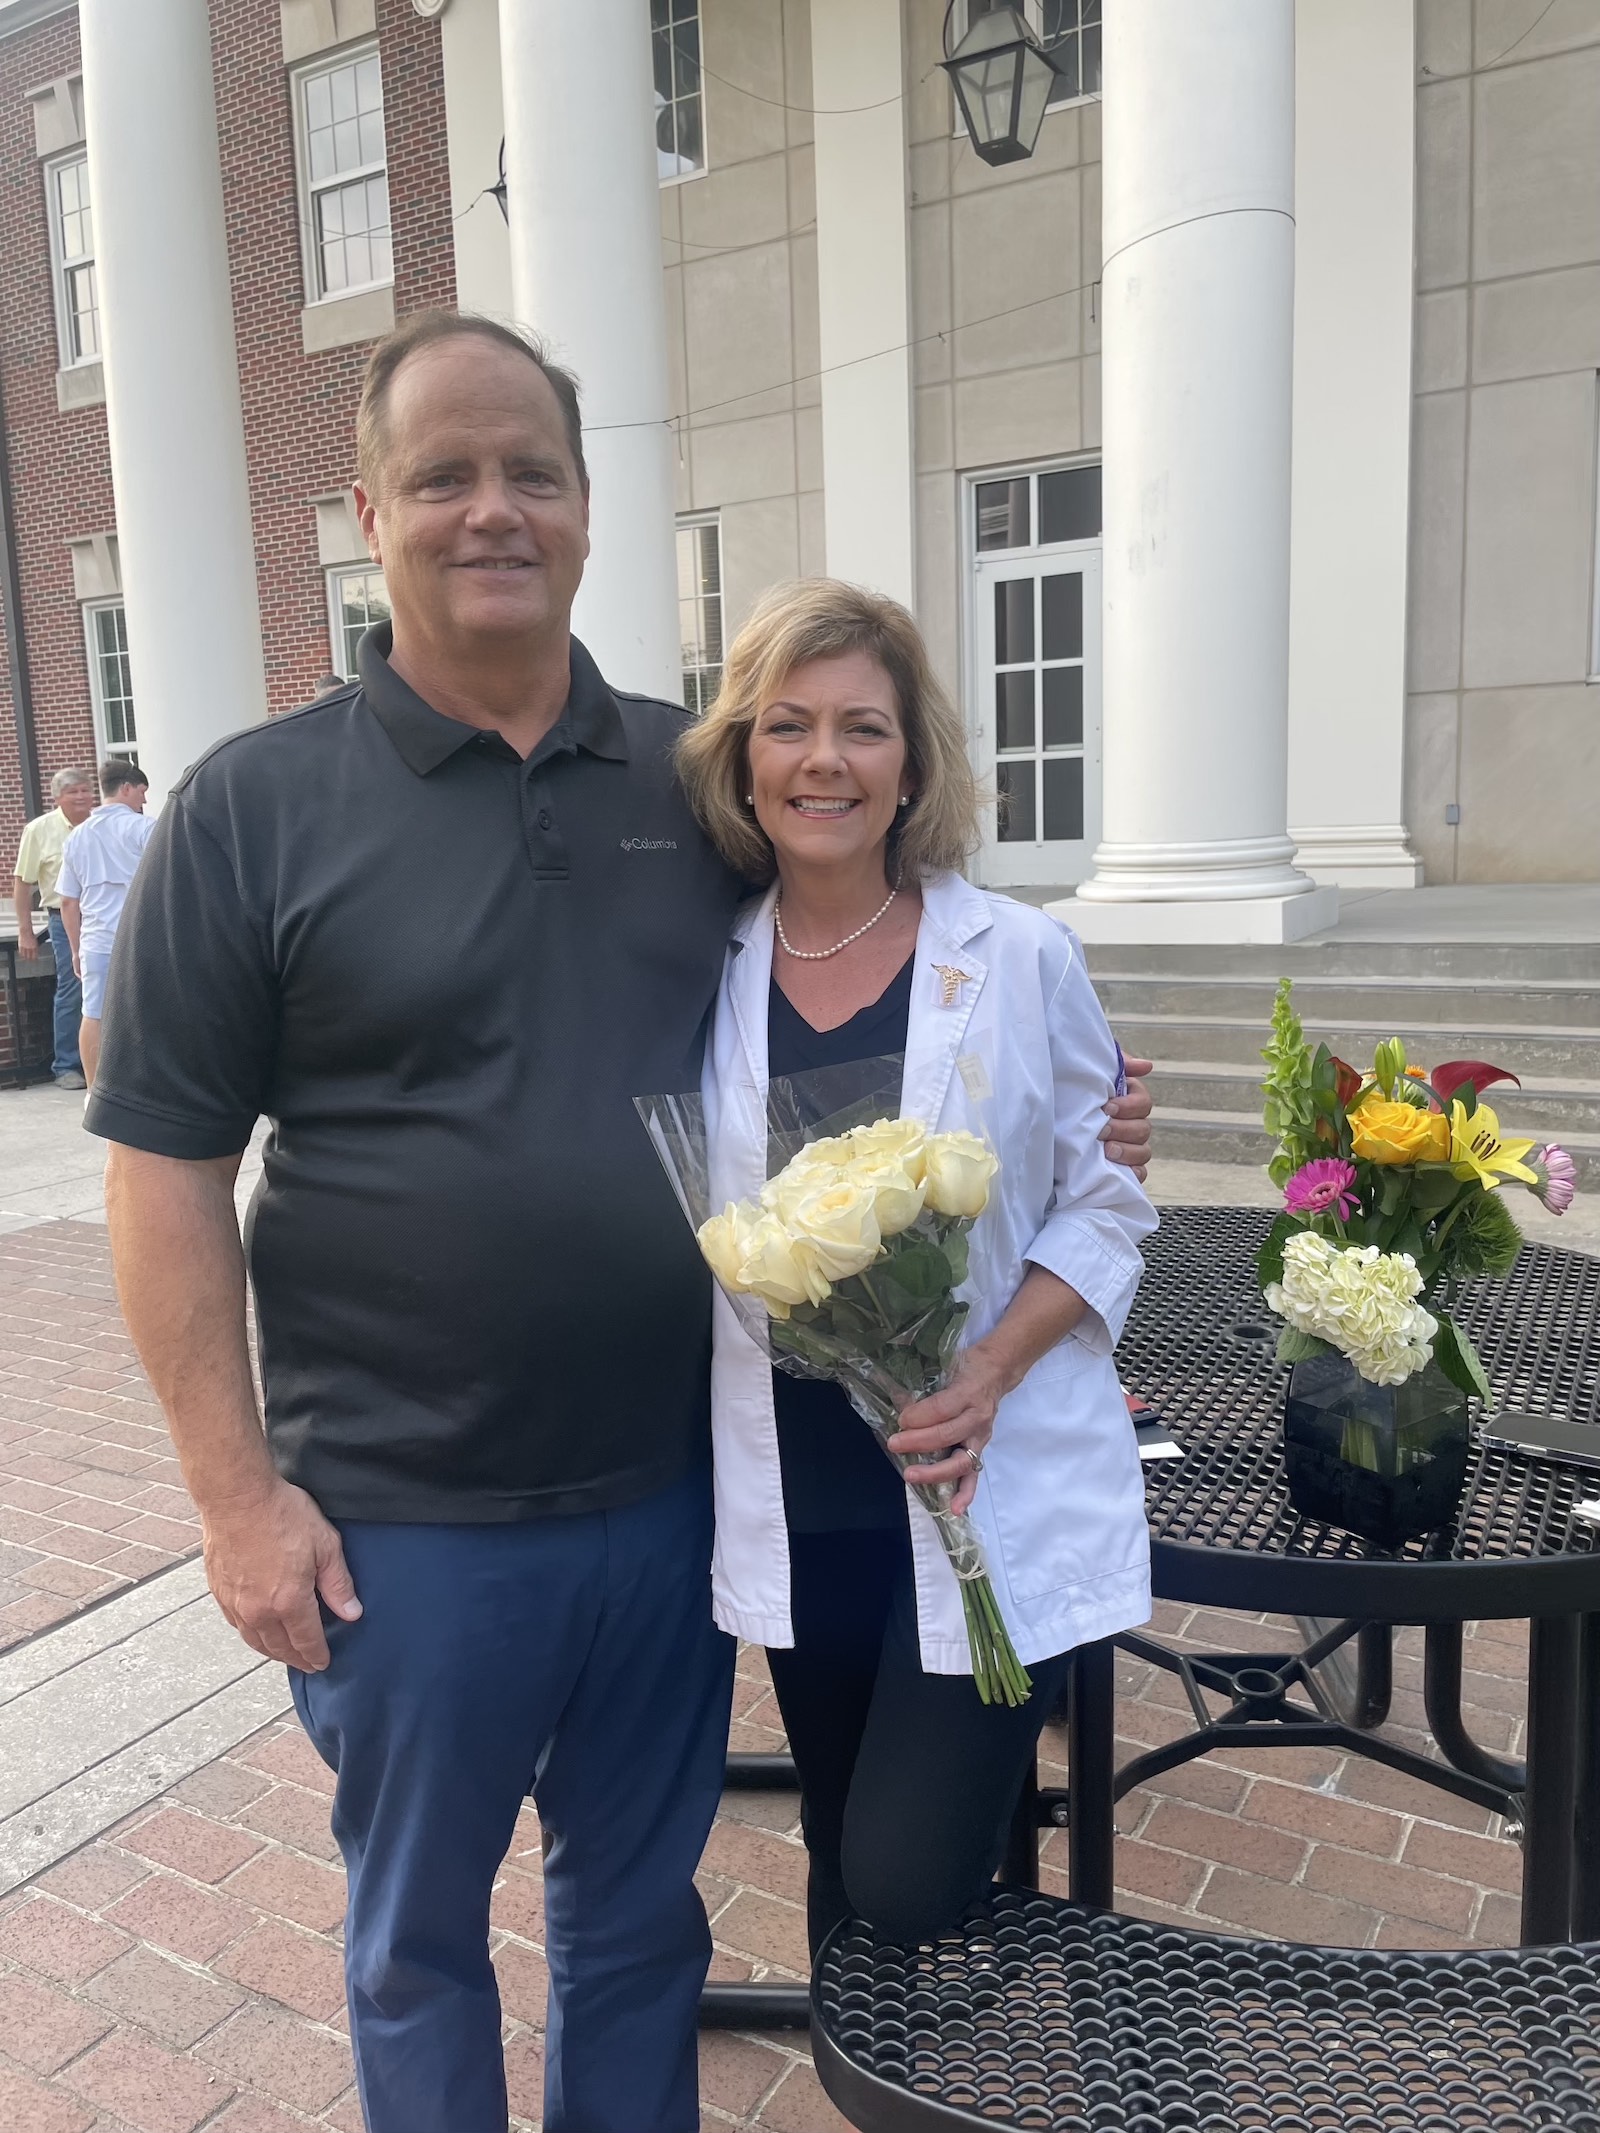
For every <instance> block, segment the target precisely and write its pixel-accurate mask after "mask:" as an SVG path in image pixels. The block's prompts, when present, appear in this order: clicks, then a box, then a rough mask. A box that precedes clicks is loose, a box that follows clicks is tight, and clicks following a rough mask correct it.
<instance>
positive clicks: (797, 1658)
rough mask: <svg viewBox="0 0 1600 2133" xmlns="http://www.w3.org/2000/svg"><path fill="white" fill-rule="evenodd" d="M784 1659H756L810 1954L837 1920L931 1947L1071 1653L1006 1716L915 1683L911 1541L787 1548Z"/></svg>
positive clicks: (1001, 1810)
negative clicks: (793, 1821) (772, 1718)
mask: <svg viewBox="0 0 1600 2133" xmlns="http://www.w3.org/2000/svg"><path fill="white" fill-rule="evenodd" d="M789 1549H790V1585H791V1593H792V1604H793V1616H794V1633H795V1645H794V1649H793V1650H792V1651H777V1650H772V1651H769V1652H768V1653H767V1660H768V1664H769V1666H770V1667H771V1670H772V1683H773V1687H774V1689H775V1690H776V1692H777V1697H778V1708H779V1710H780V1711H781V1712H782V1713H783V1722H784V1726H785V1728H786V1729H787V1731H788V1735H789V1748H790V1752H791V1753H792V1755H793V1756H794V1760H795V1767H796V1769H797V1771H798V1772H799V1777H800V1790H801V1818H802V1824H803V1827H804V1830H805V1839H806V1850H807V1851H808V1852H809V1854H810V1858H811V1878H810V1885H809V1889H808V1891H807V1903H806V1923H807V1928H808V1931H809V1933H810V1938H811V1952H812V1954H813V1955H815V1953H816V1951H817V1949H818V1947H819V1946H820V1945H821V1943H822V1940H823V1938H824V1937H825V1936H826V1934H827V1933H828V1932H829V1931H830V1929H831V1928H832V1927H833V1926H834V1925H836V1924H837V1923H838V1921H839V1920H840V1919H841V1918H846V1917H850V1916H855V1917H858V1918H864V1919H866V1920H867V1921H868V1923H869V1924H870V1925H871V1926H872V1927H873V1928H874V1929H875V1930H876V1931H877V1932H879V1933H881V1934H882V1935H884V1937H885V1938H887V1939H890V1940H898V1941H920V1940H928V1939H931V1938H932V1937H933V1936H934V1935H935V1934H938V1933H943V1932H945V1931H947V1930H948V1929H949V1928H950V1927H951V1926H953V1925H954V1924H955V1923H956V1921H957V1920H958V1919H959V1918H960V1916H961V1914H962V1913H963V1912H964V1911H965V1910H966V1908H967V1907H968V1905H969V1904H971V1903H973V1902H975V1901H976V1899H977V1898H978V1897H980V1896H981V1895H982V1894H983V1891H984V1888H985V1886H986V1885H987V1884H988V1883H989V1882H990V1881H991V1880H993V1878H994V1873H995V1869H996V1868H997V1867H998V1866H999V1864H1000V1857H1001V1854H1002V1852H1003V1850H1004V1848H1005V1840H1006V1832H1007V1829H1008V1827H1009V1824H1010V1820H1011V1814H1012V1810H1013V1808H1014V1807H1015V1805H1016V1802H1017V1797H1018V1795H1019V1793H1020V1792H1021V1789H1022V1782H1023V1779H1024V1777H1025V1776H1026V1774H1027V1771H1028V1768H1029V1765H1030V1764H1031V1762H1032V1760H1033V1757H1034V1754H1035V1752H1036V1749H1037V1746H1038V1740H1039V1733H1040V1730H1041V1728H1042V1727H1043V1725H1044V1723H1045V1720H1046V1719H1047V1718H1048V1717H1049V1716H1050V1713H1051V1712H1052V1710H1054V1708H1055V1706H1056V1704H1057V1702H1058V1700H1059V1698H1060V1695H1061V1691H1062V1689H1063V1687H1064V1685H1065V1682H1066V1676H1067V1669H1068V1666H1069V1664H1070V1654H1066V1653H1064V1654H1063V1655H1062V1656H1061V1657H1060V1658H1057V1659H1046V1660H1042V1661H1040V1662H1038V1663H1037V1664H1034V1665H1030V1667H1029V1668H1028V1672H1029V1674H1030V1675H1031V1676H1032V1678H1033V1694H1032V1695H1031V1696H1030V1697H1029V1699H1028V1701H1027V1702H1026V1703H1025V1704H1023V1705H1022V1706H1021V1707H1020V1708H1018V1709H1011V1708H1010V1707H1008V1706H1006V1705H1004V1704H985V1703H984V1702H982V1701H981V1700H980V1698H979V1696H978V1692H977V1690H976V1689H975V1688H974V1686H973V1684H972V1678H971V1676H970V1675H967V1674H925V1673H924V1672H923V1671H922V1662H921V1658H920V1656H919V1652H918V1644H917V1610H916V1588H915V1585H914V1583H913V1579H912V1567H911V1536H910V1533H909V1531H908V1530H907V1529H906V1528H905V1527H903V1526H902V1527H898V1528H896V1529H894V1530H893V1531H884V1532H852V1533H791V1534H790V1536H789Z"/></svg>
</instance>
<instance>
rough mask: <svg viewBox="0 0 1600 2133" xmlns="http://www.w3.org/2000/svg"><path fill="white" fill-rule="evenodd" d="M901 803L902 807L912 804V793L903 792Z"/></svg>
mask: <svg viewBox="0 0 1600 2133" xmlns="http://www.w3.org/2000/svg"><path fill="white" fill-rule="evenodd" d="M900 805H901V806H902V807H909V806H910V805H911V795H910V793H908V792H903V793H902V794H901V795H900Z"/></svg>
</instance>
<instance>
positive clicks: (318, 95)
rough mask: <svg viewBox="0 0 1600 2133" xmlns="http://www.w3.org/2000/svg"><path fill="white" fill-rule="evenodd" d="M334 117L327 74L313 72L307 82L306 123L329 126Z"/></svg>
mask: <svg viewBox="0 0 1600 2133" xmlns="http://www.w3.org/2000/svg"><path fill="white" fill-rule="evenodd" d="M332 119H333V100H332V98H331V97H330V95H329V93H328V77H327V75H326V74H313V75H312V77H311V79H310V80H309V81H308V82H307V83H306V124H307V125H308V126H317V127H322V126H327V125H329V124H330V123H331V121H332Z"/></svg>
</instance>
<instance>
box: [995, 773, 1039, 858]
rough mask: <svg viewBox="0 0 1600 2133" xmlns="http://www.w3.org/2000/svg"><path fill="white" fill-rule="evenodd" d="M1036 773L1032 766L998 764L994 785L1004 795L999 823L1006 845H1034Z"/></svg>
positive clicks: (1001, 839)
mask: <svg viewBox="0 0 1600 2133" xmlns="http://www.w3.org/2000/svg"><path fill="white" fill-rule="evenodd" d="M1034 777H1035V771H1034V767H1033V765H1032V763H997V764H996V765H995V773H994V782H995V787H996V789H997V791H998V792H999V795H1000V807H999V822H1000V842H1001V843H1002V844H1032V842H1033V840H1034V836H1035V834H1036V832H1035V829H1034V822H1035V807H1034V796H1033V786H1034Z"/></svg>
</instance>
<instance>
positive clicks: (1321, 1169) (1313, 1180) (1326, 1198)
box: [1283, 1155, 1361, 1222]
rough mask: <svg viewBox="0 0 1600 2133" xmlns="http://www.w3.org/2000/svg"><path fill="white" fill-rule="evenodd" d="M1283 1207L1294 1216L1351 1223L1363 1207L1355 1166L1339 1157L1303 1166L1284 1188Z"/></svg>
mask: <svg viewBox="0 0 1600 2133" xmlns="http://www.w3.org/2000/svg"><path fill="white" fill-rule="evenodd" d="M1283 1204H1284V1206H1285V1207H1286V1208H1287V1209H1288V1210H1289V1212H1290V1214H1291V1215H1335V1216H1337V1217H1338V1219H1339V1220H1340V1221H1341V1222H1348V1221H1349V1219H1350V1217H1351V1216H1352V1215H1353V1214H1354V1213H1355V1212H1356V1209H1357V1208H1358V1207H1359V1206H1360V1204H1361V1203H1360V1201H1359V1200H1358V1199H1357V1198H1356V1169H1355V1165H1354V1163H1347V1162H1345V1161H1344V1159H1343V1158H1342V1157H1341V1156H1336V1155H1324V1156H1319V1157H1318V1158H1317V1160H1316V1161H1315V1162H1314V1163H1302V1164H1301V1166H1300V1168H1299V1169H1298V1170H1297V1171H1296V1172H1295V1174H1294V1176H1293V1177H1292V1178H1291V1179H1290V1180H1289V1182H1288V1184H1287V1185H1285V1186H1284V1188H1283Z"/></svg>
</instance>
